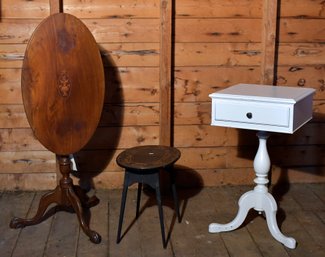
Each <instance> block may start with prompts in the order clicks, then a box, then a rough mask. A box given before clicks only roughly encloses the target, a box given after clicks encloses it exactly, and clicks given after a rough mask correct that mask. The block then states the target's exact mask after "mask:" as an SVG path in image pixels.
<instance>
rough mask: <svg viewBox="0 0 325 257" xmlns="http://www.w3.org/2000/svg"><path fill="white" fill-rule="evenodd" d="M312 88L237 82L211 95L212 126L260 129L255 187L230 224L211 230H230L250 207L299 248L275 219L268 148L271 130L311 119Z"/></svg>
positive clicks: (286, 129)
mask: <svg viewBox="0 0 325 257" xmlns="http://www.w3.org/2000/svg"><path fill="white" fill-rule="evenodd" d="M314 92H315V90H314V89H310V88H296V87H282V86H281V87H280V86H266V85H252V84H238V85H235V86H232V87H229V88H227V89H224V90H221V91H218V92H216V93H213V94H210V95H209V96H210V97H211V98H212V118H211V119H212V122H211V125H213V126H224V127H232V128H240V129H252V130H258V131H259V132H257V137H258V139H259V147H258V150H257V153H256V156H255V159H254V170H255V173H256V178H255V179H254V182H255V183H256V186H255V188H254V189H253V190H251V191H249V192H246V193H245V194H243V195H242V196H241V198H240V199H239V202H238V205H239V210H238V213H237V216H236V217H235V219H234V220H233V221H231V222H229V223H227V224H219V223H212V224H210V225H209V232H210V233H217V232H222V231H231V230H235V229H236V228H238V227H239V226H240V225H241V224H242V223H243V222H244V220H245V218H246V216H247V213H248V211H249V210H250V209H252V208H254V209H255V210H256V211H258V212H259V213H262V212H264V213H265V216H266V221H267V225H268V228H269V230H270V232H271V234H272V236H273V237H274V238H275V239H276V240H278V241H279V242H281V243H282V244H284V245H285V246H287V247H288V248H291V249H293V248H295V247H296V240H295V239H294V238H292V237H286V236H285V235H283V234H282V233H281V231H280V230H279V227H278V225H277V221H276V212H277V204H276V202H275V200H274V197H273V196H272V195H271V194H270V193H269V192H268V188H267V184H268V182H269V180H268V173H269V170H270V166H271V162H270V158H269V154H268V151H267V139H268V137H269V132H280V133H289V134H292V133H294V132H295V131H296V130H297V129H299V128H300V127H301V126H303V125H304V124H305V123H306V122H308V121H309V120H310V119H311V118H312V97H313V94H314Z"/></svg>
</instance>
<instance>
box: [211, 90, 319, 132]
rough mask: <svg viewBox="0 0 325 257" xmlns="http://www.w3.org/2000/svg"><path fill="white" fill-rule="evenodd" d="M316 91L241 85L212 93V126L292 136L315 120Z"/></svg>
mask: <svg viewBox="0 0 325 257" xmlns="http://www.w3.org/2000/svg"><path fill="white" fill-rule="evenodd" d="M314 92H315V90H314V89H311V88H295V87H283V86H281V87H280V86H267V85H254V84H238V85H235V86H231V87H229V88H226V89H223V90H220V91H218V92H215V93H212V94H210V95H209V96H210V97H211V98H212V116H211V125H213V126H223V127H232V128H242V129H253V130H260V131H269V132H280V133H293V132H294V131H296V130H297V129H299V128H300V127H301V126H303V125H304V124H305V123H306V122H308V121H309V120H310V119H311V118H312V112H313V110H312V106H313V103H312V100H313V94H314Z"/></svg>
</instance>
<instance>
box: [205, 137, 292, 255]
mask: <svg viewBox="0 0 325 257" xmlns="http://www.w3.org/2000/svg"><path fill="white" fill-rule="evenodd" d="M257 136H258V138H259V147H258V150H257V153H256V156H255V159H254V170H255V174H256V178H255V179H254V182H255V183H256V186H255V188H254V190H251V191H248V192H247V193H245V194H243V195H242V196H241V198H240V199H239V202H238V205H239V210H238V213H237V216H236V217H235V219H234V220H233V221H231V222H229V223H227V224H218V223H211V224H210V225H209V232H210V233H218V232H223V231H231V230H234V229H236V228H238V227H239V226H240V225H241V224H243V222H244V221H245V219H246V216H247V213H248V211H249V210H250V209H252V208H254V209H255V210H256V211H258V212H259V214H261V213H262V212H264V213H265V217H266V221H267V225H268V228H269V230H270V232H271V234H272V236H273V237H274V238H275V239H276V240H278V241H279V242H281V243H282V244H284V245H285V246H287V247H288V248H291V249H294V248H295V247H296V240H295V239H293V238H292V237H286V236H284V235H283V234H282V233H281V231H280V230H279V227H278V225H277V221H276V212H277V204H276V202H275V200H274V198H273V196H272V195H271V194H270V193H269V192H268V189H267V184H268V182H269V180H268V179H267V177H268V173H269V170H270V166H271V162H270V158H269V154H268V151H267V146H266V142H267V138H268V136H269V133H268V132H264V131H260V132H258V133H257Z"/></svg>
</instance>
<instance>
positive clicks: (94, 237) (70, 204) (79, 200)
mask: <svg viewBox="0 0 325 257" xmlns="http://www.w3.org/2000/svg"><path fill="white" fill-rule="evenodd" d="M58 161H59V166H60V172H61V174H62V178H61V179H60V183H59V185H58V186H57V187H56V188H55V189H54V190H53V191H51V192H48V193H47V194H45V195H43V196H42V198H41V200H40V203H39V207H38V210H37V213H36V214H35V216H34V217H33V218H31V219H22V218H17V217H14V218H13V219H12V220H11V222H10V227H11V228H23V227H26V226H31V225H36V224H38V223H40V222H42V221H43V220H45V219H46V218H47V213H46V210H47V208H48V207H49V206H50V205H51V204H53V203H55V204H57V206H56V209H55V211H57V210H60V209H61V208H63V209H68V210H69V209H71V210H73V211H75V213H76V214H77V216H78V219H79V223H80V226H81V228H82V230H83V231H84V232H85V234H86V235H87V236H88V237H89V238H90V240H91V241H92V242H93V243H96V244H97V243H100V241H101V236H100V235H99V234H98V233H97V232H96V231H93V230H91V229H90V228H89V224H88V223H87V222H86V220H85V216H84V208H90V207H93V206H95V205H97V204H98V203H99V199H98V198H97V197H96V196H92V197H90V198H89V197H88V196H87V194H86V193H85V192H84V191H83V190H82V189H81V188H80V187H79V186H75V185H73V183H72V179H71V177H70V172H71V169H70V159H69V156H58Z"/></svg>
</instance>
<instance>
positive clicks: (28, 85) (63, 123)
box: [10, 13, 105, 243]
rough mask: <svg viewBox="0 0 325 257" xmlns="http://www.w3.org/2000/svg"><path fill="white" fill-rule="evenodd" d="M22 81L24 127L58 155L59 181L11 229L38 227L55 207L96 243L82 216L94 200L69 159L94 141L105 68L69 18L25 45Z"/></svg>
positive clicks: (50, 20)
mask: <svg viewBox="0 0 325 257" xmlns="http://www.w3.org/2000/svg"><path fill="white" fill-rule="evenodd" d="M21 78H22V82H21V89H22V95H23V103H24V107H25V112H26V116H27V119H28V122H29V124H30V126H31V128H32V130H33V132H34V135H35V137H36V138H37V139H38V140H39V141H40V143H41V144H42V145H44V146H45V147H46V148H47V149H48V150H50V151H52V152H53V153H55V154H56V155H57V157H58V163H59V168H60V172H61V174H62V178H61V179H60V183H59V185H58V186H57V187H56V188H55V189H54V190H53V191H51V192H48V193H47V194H45V195H43V197H42V198H41V200H40V203H39V207H38V210H37V212H36V214H35V216H34V217H33V218H30V219H23V218H13V219H12V220H11V222H10V227H11V228H22V227H25V226H30V225H35V224H38V223H40V222H42V221H43V220H44V219H46V218H47V217H48V216H47V213H46V210H47V209H48V207H49V206H50V205H51V204H52V203H55V204H57V206H56V209H55V210H61V209H62V210H67V209H68V210H70V211H71V210H72V211H74V212H75V213H76V214H77V217H78V220H79V223H80V226H81V228H82V230H83V231H84V232H85V234H86V235H87V236H88V237H89V239H90V240H91V241H92V242H93V243H99V242H100V240H101V237H100V235H99V234H98V233H97V232H96V231H93V230H91V229H90V228H89V224H88V223H87V220H86V217H85V215H84V213H85V210H84V209H85V208H86V209H88V208H90V207H92V206H94V205H96V204H97V203H98V202H99V200H98V199H97V198H96V197H95V196H93V197H91V198H88V196H87V195H86V193H85V192H84V191H83V190H82V189H81V188H80V187H78V186H75V185H73V183H72V179H71V177H70V171H71V169H70V164H71V163H70V159H69V155H70V154H73V153H75V152H78V151H79V150H81V149H82V148H83V147H84V146H85V145H86V144H87V143H88V141H89V140H90V138H91V137H92V136H93V134H94V132H95V130H96V128H97V125H98V123H99V119H100V116H101V112H102V108H103V103H104V93H105V92H104V91H105V79H104V68H103V63H102V59H101V56H100V52H99V49H98V46H97V43H96V41H95V39H94V37H93V36H92V34H91V32H90V31H89V30H88V28H87V27H86V26H85V25H84V24H83V23H82V22H81V21H80V20H79V19H78V18H76V17H74V16H72V15H70V14H64V13H58V14H54V15H51V16H49V17H47V18H46V19H45V20H43V21H42V22H41V24H40V25H39V26H38V27H37V28H36V30H35V31H34V33H33V35H32V37H31V39H30V41H29V42H28V45H27V48H26V52H25V57H24V61H23V67H22V77H21Z"/></svg>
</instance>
